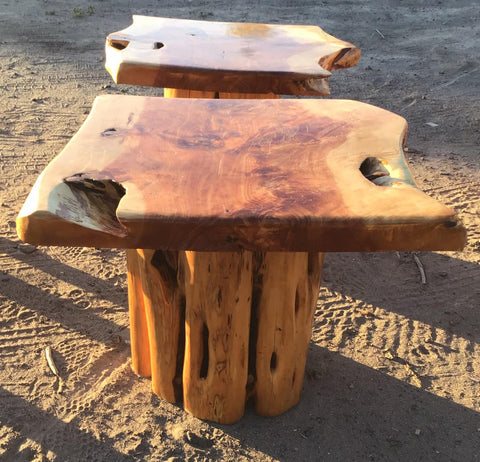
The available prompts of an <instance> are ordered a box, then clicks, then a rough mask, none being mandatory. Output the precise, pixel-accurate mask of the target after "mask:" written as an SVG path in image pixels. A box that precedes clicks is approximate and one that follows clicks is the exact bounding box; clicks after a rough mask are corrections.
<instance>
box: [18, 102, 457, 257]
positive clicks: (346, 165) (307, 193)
mask: <svg viewBox="0 0 480 462" xmlns="http://www.w3.org/2000/svg"><path fill="white" fill-rule="evenodd" d="M405 132H406V122H405V120H404V119H403V118H402V117H400V116H398V115H395V114H393V113H390V112H388V111H385V110H383V109H379V108H377V107H374V106H371V105H368V104H364V103H360V102H355V101H347V100H311V99H308V100H294V99H280V100H221V99H213V100H207V99H165V98H154V97H142V96H125V95H121V96H114V95H107V96H100V97H98V98H97V99H96V100H95V103H94V106H93V109H92V111H91V113H90V115H89V116H88V118H87V120H86V121H85V123H84V124H83V126H82V127H81V128H80V130H79V131H78V133H77V134H76V135H75V136H74V137H73V138H72V140H71V141H70V142H69V143H68V145H67V146H66V148H65V149H64V151H63V152H62V153H61V154H60V155H59V156H58V157H56V158H55V159H54V160H53V161H52V162H51V163H50V164H49V166H48V167H47V168H46V169H45V171H44V172H43V173H42V175H41V176H40V178H39V179H38V181H37V183H36V184H35V186H34V187H33V190H32V192H31V194H30V195H29V197H28V199H27V201H26V203H25V205H24V207H23V209H22V210H21V212H20V214H19V217H18V219H17V228H18V232H19V235H20V237H21V239H22V240H24V241H27V242H30V243H32V244H44V245H69V246H71V245H76V246H96V247H122V248H142V249H163V250H196V251H238V250H242V249H245V250H253V251H289V252H325V251H383V250H456V249H461V248H462V247H463V245H464V243H465V230H464V228H463V226H462V224H461V222H460V221H459V220H458V218H457V217H456V215H455V213H454V211H453V210H451V209H449V208H447V207H445V206H444V205H442V204H440V203H439V202H437V201H435V200H434V199H432V198H430V197H428V196H426V195H425V194H424V193H422V192H421V191H420V190H419V189H418V188H417V187H416V185H415V183H414V180H413V179H412V176H411V174H410V171H409V169H408V167H407V165H406V163H405V160H404V157H403V152H402V143H403V140H404V136H405Z"/></svg>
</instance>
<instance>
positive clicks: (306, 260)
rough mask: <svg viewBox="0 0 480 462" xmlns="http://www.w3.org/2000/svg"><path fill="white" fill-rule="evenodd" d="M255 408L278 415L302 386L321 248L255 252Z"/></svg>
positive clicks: (315, 302)
mask: <svg viewBox="0 0 480 462" xmlns="http://www.w3.org/2000/svg"><path fill="white" fill-rule="evenodd" d="M255 260H256V273H255V274H254V281H256V282H255V285H256V290H257V292H258V293H257V295H256V297H255V298H256V306H254V307H253V311H254V312H255V313H256V319H255V320H253V319H252V323H253V322H256V323H257V326H256V330H257V335H256V352H255V366H254V373H255V380H256V382H255V388H254V398H255V410H256V412H257V413H258V414H260V415H265V416H274V415H278V414H281V413H282V412H285V411H286V410H288V409H290V408H291V407H292V406H294V405H295V404H297V402H298V401H299V399H300V394H301V391H302V385H303V378H304V373H305V364H306V359H307V353H308V346H309V343H310V338H311V331H312V321H313V315H314V312H315V308H316V304H317V297H318V290H319V286H320V278H321V268H322V263H323V254H319V253H315V254H308V253H305V252H295V253H292V252H266V253H263V254H256V255H255Z"/></svg>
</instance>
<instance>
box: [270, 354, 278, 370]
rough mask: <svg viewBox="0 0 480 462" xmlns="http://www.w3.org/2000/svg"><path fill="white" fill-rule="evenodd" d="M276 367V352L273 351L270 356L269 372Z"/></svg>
mask: <svg viewBox="0 0 480 462" xmlns="http://www.w3.org/2000/svg"><path fill="white" fill-rule="evenodd" d="M276 368H277V353H275V352H273V353H272V356H271V358H270V372H274V371H275V369H276Z"/></svg>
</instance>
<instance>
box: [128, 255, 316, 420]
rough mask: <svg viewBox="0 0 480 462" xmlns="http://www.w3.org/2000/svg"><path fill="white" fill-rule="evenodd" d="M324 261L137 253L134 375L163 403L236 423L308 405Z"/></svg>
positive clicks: (131, 258)
mask: <svg viewBox="0 0 480 462" xmlns="http://www.w3.org/2000/svg"><path fill="white" fill-rule="evenodd" d="M322 262H323V254H321V253H306V252H295V253H294V252H263V253H254V252H249V251H241V252H190V251H179V252H166V251H160V250H144V249H137V250H128V251H127V266H128V290H129V306H130V316H131V341H132V365H133V369H134V371H135V372H136V373H138V374H139V375H143V376H150V375H151V377H152V389H153V392H154V393H155V394H157V395H158V396H160V397H162V398H163V399H165V400H167V401H170V402H178V401H181V400H182V399H183V402H184V407H185V409H186V410H187V411H188V412H190V413H191V414H193V415H194V416H196V417H198V418H201V419H207V420H211V421H215V422H219V423H233V422H236V421H237V420H239V419H240V418H241V417H242V415H243V412H244V408H245V403H246V401H247V399H248V398H250V397H251V398H253V399H254V401H255V409H256V412H257V413H258V414H260V415H266V416H274V415H278V414H281V413H282V412H285V411H286V410H288V409H289V408H291V407H292V406H294V405H295V404H296V403H297V402H298V401H299V399H300V394H301V389H302V385H303V376H304V371H305V363H306V357H307V352H308V345H309V342H310V336H311V326H312V319H313V314H314V312H315V307H316V301H317V295H318V290H319V285H320V278H321V268H322Z"/></svg>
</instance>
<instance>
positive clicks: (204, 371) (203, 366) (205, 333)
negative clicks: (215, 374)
mask: <svg viewBox="0 0 480 462" xmlns="http://www.w3.org/2000/svg"><path fill="white" fill-rule="evenodd" d="M208 336H209V332H208V326H207V325H206V324H205V323H203V329H202V346H203V348H202V353H203V357H202V364H201V366H200V378H201V379H206V378H207V375H208V362H209V357H208Z"/></svg>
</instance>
